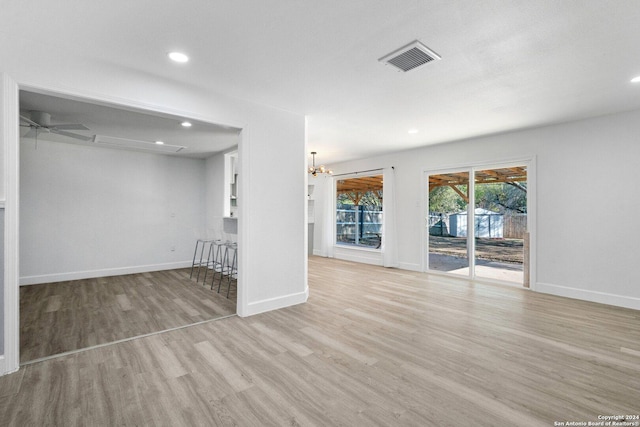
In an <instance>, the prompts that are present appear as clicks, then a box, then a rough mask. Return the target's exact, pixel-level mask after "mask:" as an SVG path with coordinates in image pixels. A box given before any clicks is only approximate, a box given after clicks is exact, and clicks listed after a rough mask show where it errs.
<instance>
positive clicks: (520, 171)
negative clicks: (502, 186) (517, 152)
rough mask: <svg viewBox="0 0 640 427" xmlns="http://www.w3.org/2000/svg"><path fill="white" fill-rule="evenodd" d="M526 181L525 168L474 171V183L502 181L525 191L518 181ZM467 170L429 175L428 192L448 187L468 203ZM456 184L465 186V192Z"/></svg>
mask: <svg viewBox="0 0 640 427" xmlns="http://www.w3.org/2000/svg"><path fill="white" fill-rule="evenodd" d="M526 181H527V168H526V167H523V166H516V167H511V168H500V169H488V170H481V171H476V172H475V183H476V184H496V183H501V182H504V183H506V184H509V185H512V186H514V187H517V188H519V189H520V190H522V191H524V192H525V193H526V191H527V188H526V187H523V186H522V185H521V184H519V183H520V182H526ZM468 184H469V172H453V173H443V174H438V175H429V192H431V191H433V190H434V189H435V188H438V187H445V186H446V187H450V188H451V189H453V191H455V192H456V193H457V194H458V195H459V196H460V197H462V198H463V199H464V201H465V202H467V203H469V186H468ZM458 185H466V186H467V189H466V191H467V194H465V193H463V192H462V190H460V189H459V188H458Z"/></svg>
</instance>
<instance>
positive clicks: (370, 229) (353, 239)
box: [336, 175, 383, 249]
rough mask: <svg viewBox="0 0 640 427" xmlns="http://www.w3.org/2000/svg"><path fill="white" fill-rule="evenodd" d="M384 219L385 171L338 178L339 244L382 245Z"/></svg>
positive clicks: (337, 222) (374, 247) (337, 231)
mask: <svg viewBox="0 0 640 427" xmlns="http://www.w3.org/2000/svg"><path fill="white" fill-rule="evenodd" d="M382 221H383V212H382V175H371V176H364V177H360V178H345V179H340V180H338V181H337V182H336V243H337V244H339V245H349V246H356V247H364V248H372V249H380V246H381V245H382Z"/></svg>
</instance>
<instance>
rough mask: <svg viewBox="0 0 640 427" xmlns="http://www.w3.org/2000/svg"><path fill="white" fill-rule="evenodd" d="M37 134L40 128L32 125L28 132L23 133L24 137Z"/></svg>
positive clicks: (31, 136) (33, 136) (32, 136)
mask: <svg viewBox="0 0 640 427" xmlns="http://www.w3.org/2000/svg"><path fill="white" fill-rule="evenodd" d="M37 136H38V129H37V128H35V127H33V126H31V129H29V131H28V132H27V133H25V134H24V135H22V137H23V138H35V137H37Z"/></svg>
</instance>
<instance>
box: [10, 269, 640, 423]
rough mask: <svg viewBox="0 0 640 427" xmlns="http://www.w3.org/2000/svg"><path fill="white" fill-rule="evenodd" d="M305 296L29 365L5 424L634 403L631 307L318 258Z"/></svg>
mask: <svg viewBox="0 0 640 427" xmlns="http://www.w3.org/2000/svg"><path fill="white" fill-rule="evenodd" d="M309 285H310V297H309V301H308V303H306V304H301V305H298V306H294V307H289V308H286V309H282V310H278V311H273V312H269V313H264V314H261V315H256V316H252V317H249V318H239V317H235V316H234V317H230V318H226V319H222V320H219V321H213V322H209V323H205V324H200V325H197V326H193V327H188V328H184V329H180V330H176V331H172V332H167V333H163V334H159V335H154V336H150V337H146V338H141V339H138V340H134V341H129V342H125V343H120V344H115V345H112V346H108V347H103V348H99V349H94V350H89V351H86V352H82V353H77V354H73V355H69V356H64V357H61V358H57V359H53V360H49V361H45V362H41V363H36V364H33V365H29V366H26V367H24V368H22V369H21V370H20V371H19V372H17V373H15V374H11V375H8V376H5V377H2V378H0V415H1V417H0V420H2V421H1V422H3V423H4V424H6V425H16V426H18V425H64V426H73V425H92V426H95V425H170V426H178V425H238V426H264V425H275V426H284V425H303V426H316V425H317V426H325V425H343V426H371V425H390V426H405V425H406V426H447V425H448V426H553V425H554V421H562V422H565V421H584V422H587V421H597V420H598V418H597V417H598V416H599V415H613V414H631V415H633V414H638V413H640V381H639V379H640V312H638V311H634V310H628V309H621V308H616V307H611V306H605V305H599V304H593V303H588V302H582V301H576V300H570V299H565V298H559V297H553V296H549V295H544V294H537V293H534V292H529V291H526V290H522V289H518V288H515V287H507V286H499V285H487V284H478V283H471V282H469V281H468V280H463V279H459V278H447V277H442V276H435V275H428V274H420V273H413V272H408V271H401V270H394V269H384V268H378V267H372V266H367V265H360V264H354V263H349V262H344V261H337V260H330V259H323V258H317V257H312V258H311V259H310V261H309Z"/></svg>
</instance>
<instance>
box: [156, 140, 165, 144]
mask: <svg viewBox="0 0 640 427" xmlns="http://www.w3.org/2000/svg"><path fill="white" fill-rule="evenodd" d="M156 144H158V145H164V142H162V141H156Z"/></svg>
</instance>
